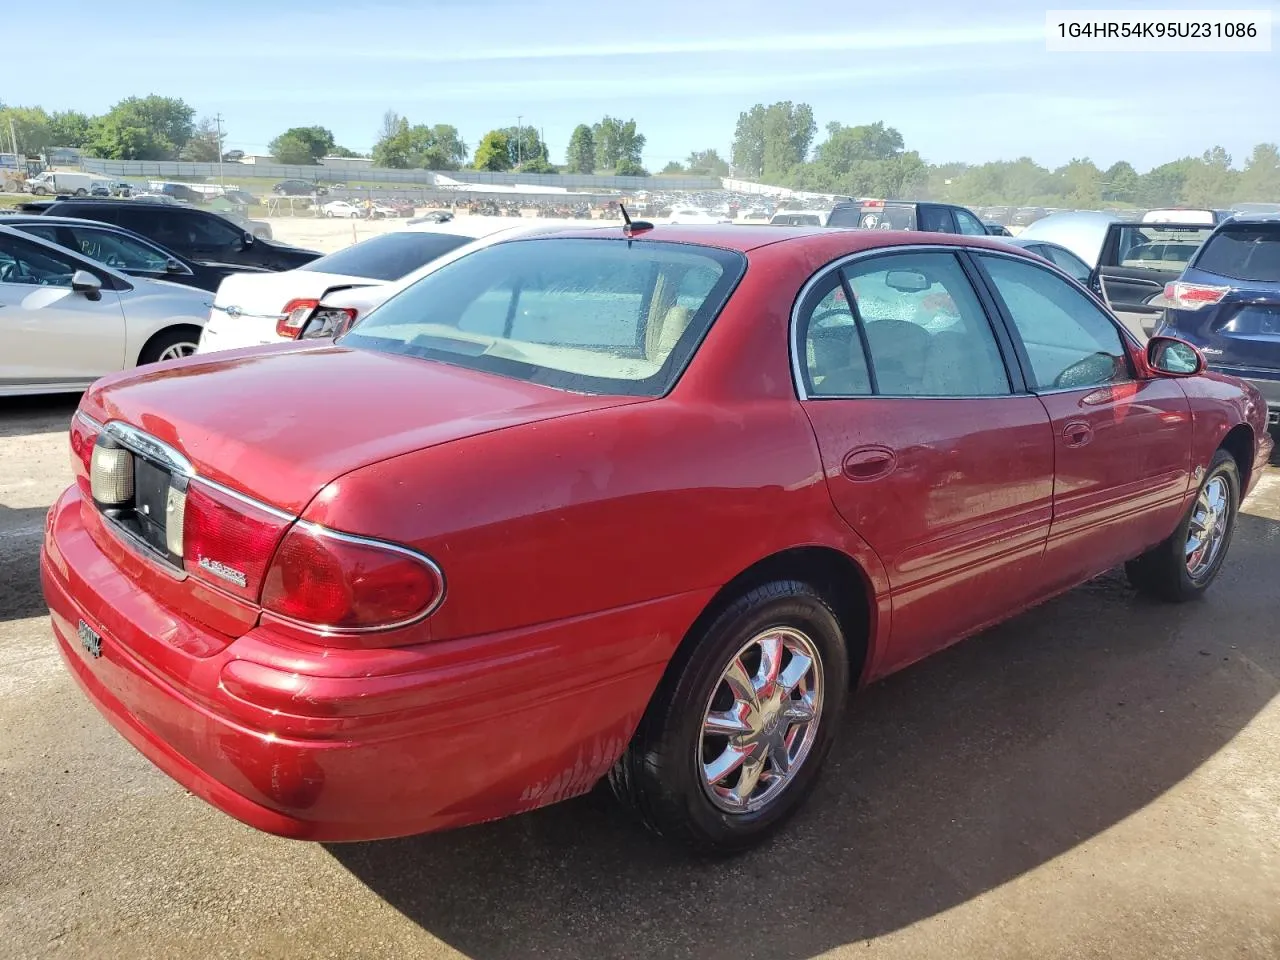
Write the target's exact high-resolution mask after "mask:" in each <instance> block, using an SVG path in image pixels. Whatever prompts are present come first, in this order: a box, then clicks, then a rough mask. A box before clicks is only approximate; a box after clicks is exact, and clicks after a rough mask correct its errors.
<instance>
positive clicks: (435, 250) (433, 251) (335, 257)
mask: <svg viewBox="0 0 1280 960" xmlns="http://www.w3.org/2000/svg"><path fill="white" fill-rule="evenodd" d="M470 242H471V238H470V237H463V236H459V235H458V234H456V233H430V232H427V231H423V232H421V233H416V232H409V231H404V232H401V233H384V234H382V236H380V237H372V238H370V239H368V240H365V241H363V242H361V243H357V244H354V245H352V246H350V247H346V248H345V249H342V250H339V251H338V252H337V253H331V254H329V256H327V257H321V258H320V259H319V260H312V261H311V262H310V263H308V264H306V265H305V266H302V267H299V268H298V269H299V270H310V271H312V272H314V273H333V274H339V275H341V276H344V277H366V278H368V279H370V280H386V281H388V282H390V281H392V280H399V279H400V278H401V277H403V276H404V275H405V274H407V273H412V272H413V271H414V270H417V269H418V268H419V267H421V266H422V265H423V264H426V263H430V262H431V261H432V260H434V259H436V257H441V256H444V255H445V254H446V253H448V252H449V251H450V250H456V249H457V248H458V247H460V246H462V245H463V244H466V243H470Z"/></svg>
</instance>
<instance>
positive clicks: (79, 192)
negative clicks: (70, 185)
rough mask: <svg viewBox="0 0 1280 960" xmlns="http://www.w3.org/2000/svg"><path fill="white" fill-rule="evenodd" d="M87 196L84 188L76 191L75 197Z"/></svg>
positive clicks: (87, 192) (87, 193)
mask: <svg viewBox="0 0 1280 960" xmlns="http://www.w3.org/2000/svg"><path fill="white" fill-rule="evenodd" d="M88 195H89V191H88V190H86V189H85V188H84V187H81V188H80V189H79V190H77V191H76V196H77V197H87V196H88Z"/></svg>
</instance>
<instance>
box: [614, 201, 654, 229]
mask: <svg viewBox="0 0 1280 960" xmlns="http://www.w3.org/2000/svg"><path fill="white" fill-rule="evenodd" d="M618 209H619V210H621V211H622V219H623V220H624V221H625V223H623V225H622V235H623V236H624V237H632V236H635V235H636V234H637V233H639V232H641V231H643V230H652V229H653V224H652V223H650V222H649V221H648V220H634V221H633V220H632V219H631V214H629V213H627V208H626V207H624V206H623V205H622V203H621V201H619V203H618Z"/></svg>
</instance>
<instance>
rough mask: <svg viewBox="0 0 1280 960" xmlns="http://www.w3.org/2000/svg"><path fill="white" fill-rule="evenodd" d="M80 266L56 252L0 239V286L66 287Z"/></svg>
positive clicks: (34, 245) (32, 244) (12, 238)
mask: <svg viewBox="0 0 1280 960" xmlns="http://www.w3.org/2000/svg"><path fill="white" fill-rule="evenodd" d="M79 269H80V264H78V263H77V262H76V261H74V260H72V259H70V258H69V257H64V256H62V255H61V254H59V253H58V252H57V251H55V250H50V249H49V248H48V247H42V246H40V244H38V243H28V242H27V241H25V240H20V239H18V238H17V237H13V236H8V235H0V283H16V284H24V285H29V286H33V287H69V286H71V277H72V275H74V274H75V272H76V271H77V270H79Z"/></svg>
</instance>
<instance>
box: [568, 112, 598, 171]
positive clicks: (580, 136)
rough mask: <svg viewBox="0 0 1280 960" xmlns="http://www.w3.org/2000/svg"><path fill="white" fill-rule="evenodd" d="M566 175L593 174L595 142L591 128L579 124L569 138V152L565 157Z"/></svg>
mask: <svg viewBox="0 0 1280 960" xmlns="http://www.w3.org/2000/svg"><path fill="white" fill-rule="evenodd" d="M564 159H565V171H566V172H567V173H594V172H595V169H596V142H595V137H594V136H592V134H591V128H590V127H589V126H587V125H586V124H585V123H580V124H578V125H577V126H576V127H574V128H573V133H572V135H570V137H569V150H568V153H567V154H566V155H565V158H564Z"/></svg>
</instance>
